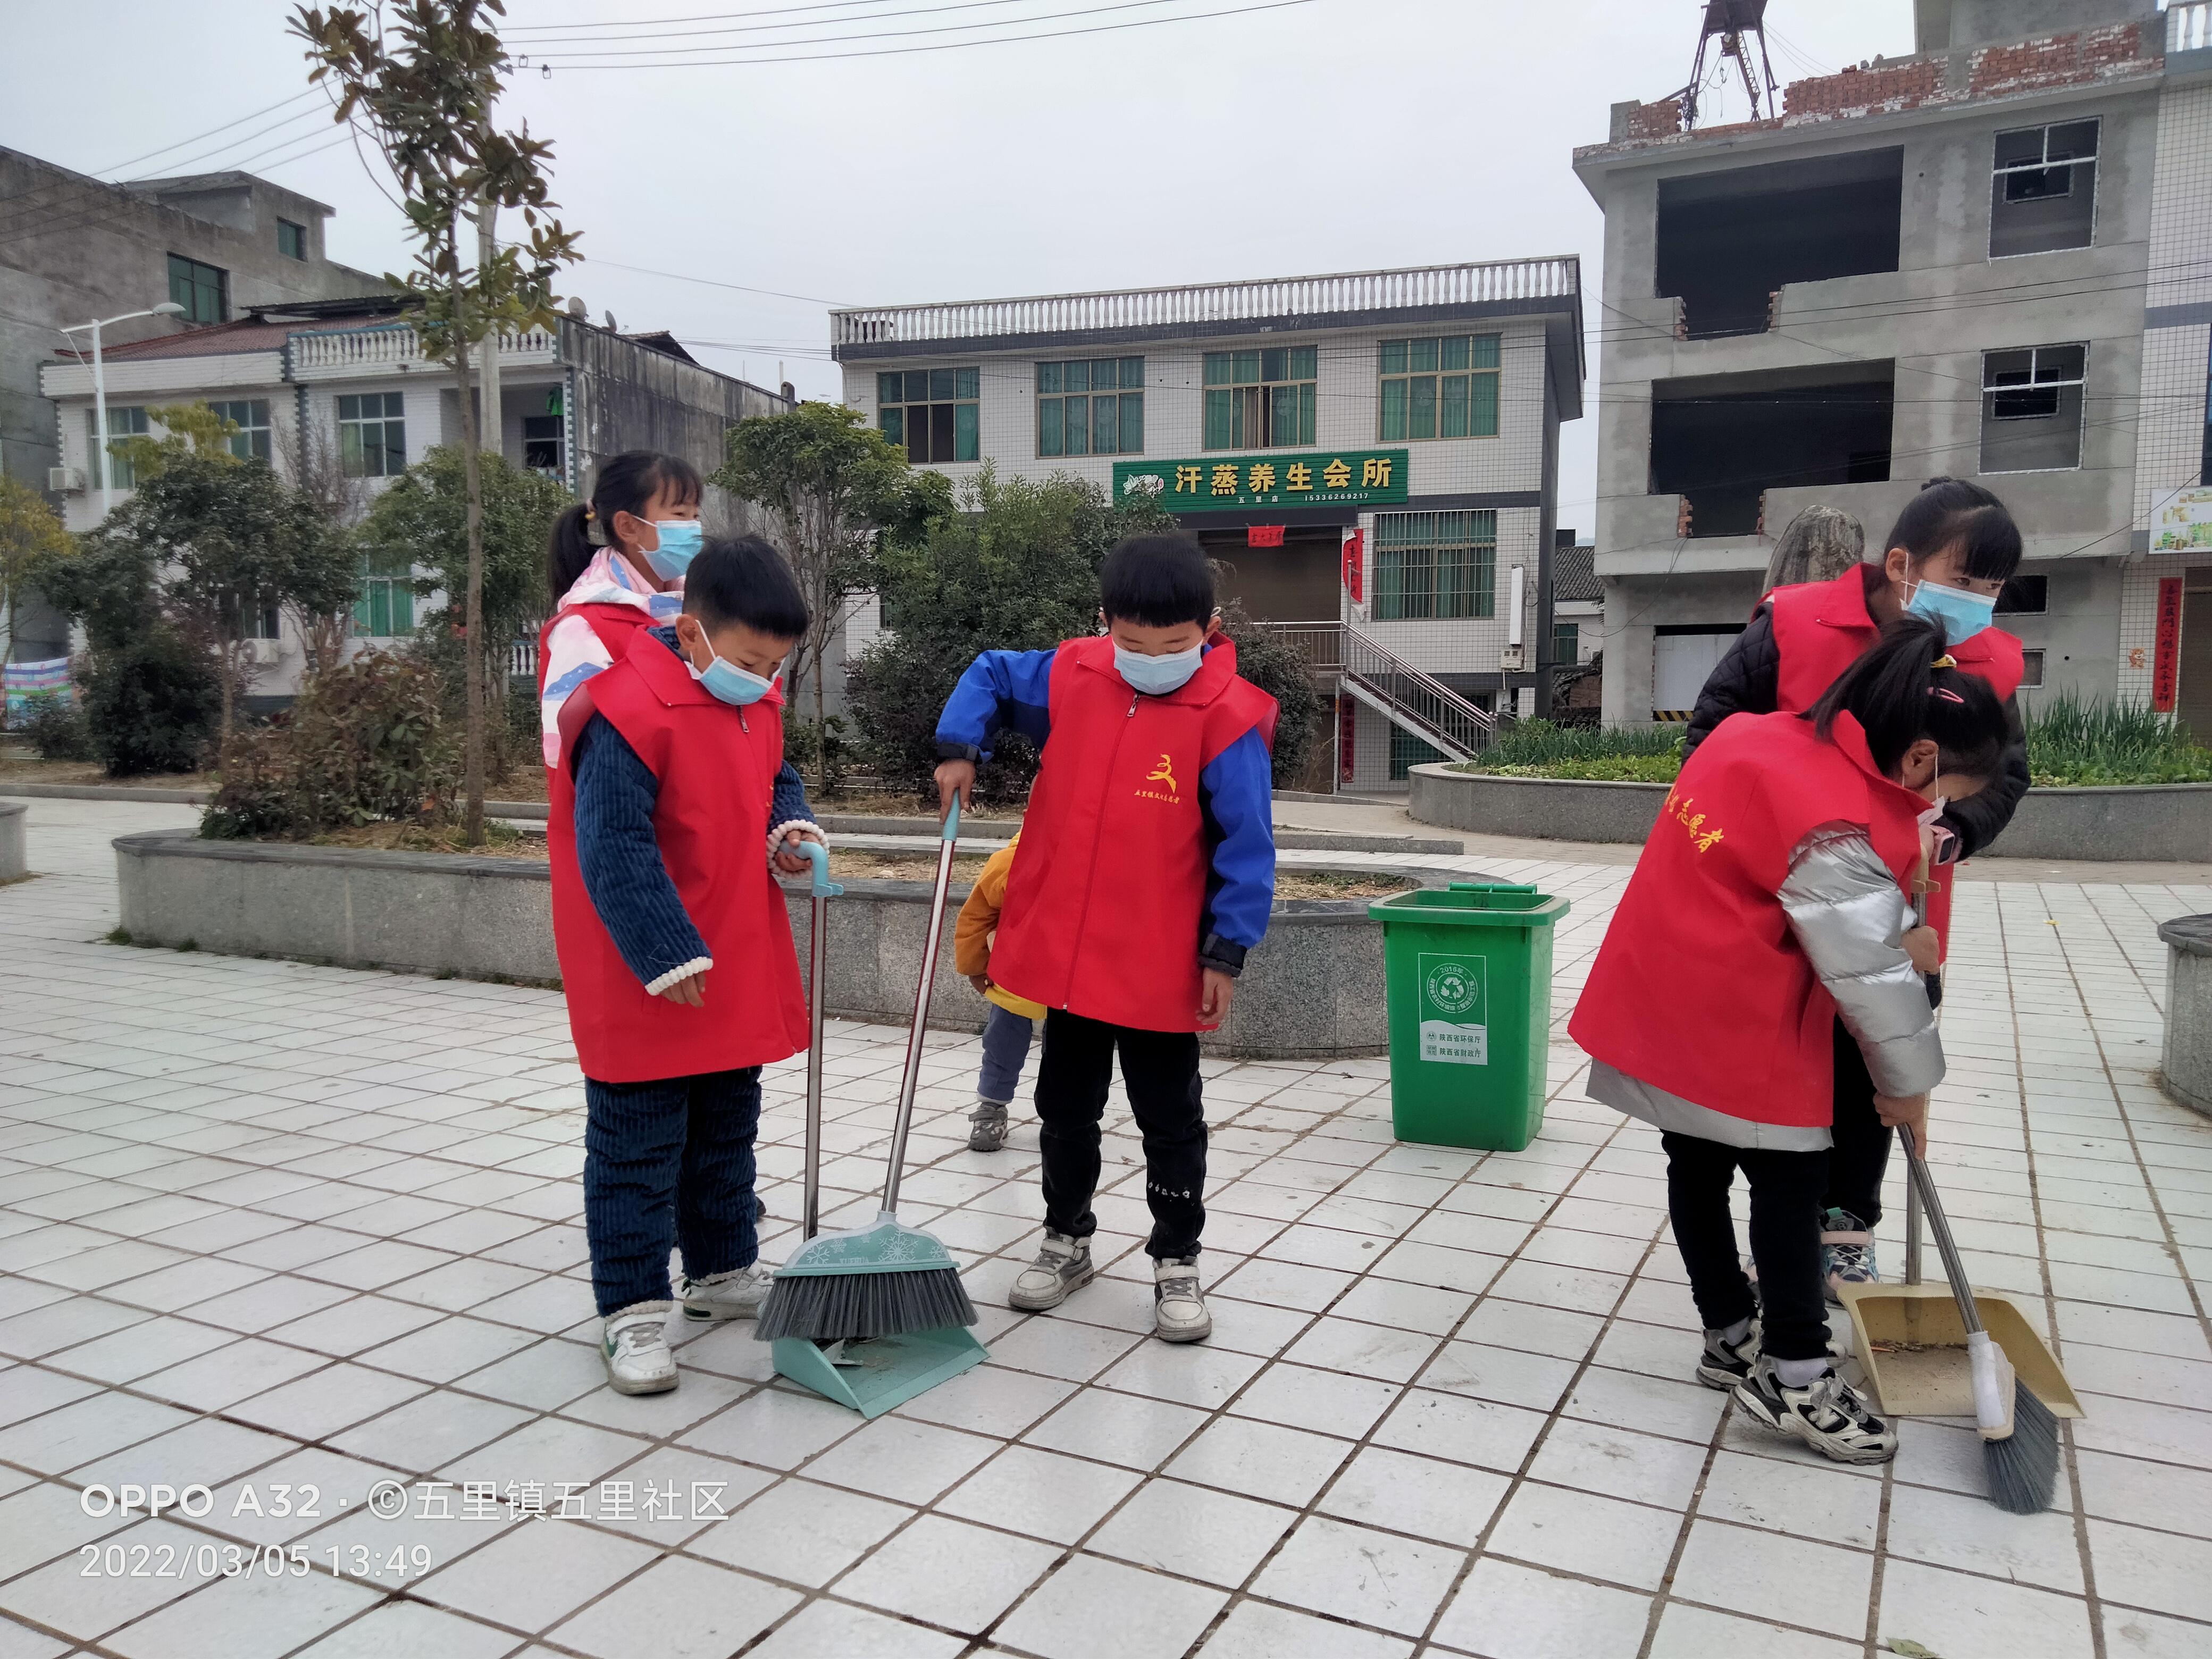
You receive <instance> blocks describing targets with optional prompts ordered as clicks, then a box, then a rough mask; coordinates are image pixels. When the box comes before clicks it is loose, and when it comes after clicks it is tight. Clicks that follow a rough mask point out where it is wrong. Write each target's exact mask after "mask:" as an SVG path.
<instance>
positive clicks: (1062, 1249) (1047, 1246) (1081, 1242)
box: [1006, 1227, 1098, 1313]
mask: <svg viewBox="0 0 2212 1659" xmlns="http://www.w3.org/2000/svg"><path fill="white" fill-rule="evenodd" d="M1097 1273H1098V1270H1097V1267H1094V1266H1092V1265H1091V1241H1090V1240H1089V1239H1087V1238H1071V1237H1069V1236H1068V1235H1067V1234H1066V1233H1056V1232H1054V1231H1052V1229H1051V1228H1049V1227H1048V1228H1046V1229H1045V1234H1044V1243H1043V1244H1042V1247H1040V1248H1039V1249H1038V1250H1037V1253H1036V1261H1032V1262H1030V1265H1029V1266H1028V1267H1024V1268H1023V1269H1022V1271H1021V1276H1020V1277H1019V1278H1018V1279H1015V1280H1014V1285H1013V1288H1012V1290H1010V1291H1007V1292H1006V1305H1007V1306H1008V1307H1010V1308H1018V1309H1020V1310H1022V1311H1023V1312H1024V1313H1042V1312H1043V1311H1044V1310H1046V1309H1048V1308H1057V1307H1058V1306H1059V1305H1060V1304H1061V1303H1063V1302H1065V1301H1066V1300H1067V1298H1068V1297H1069V1296H1070V1295H1071V1294H1072V1293H1073V1292H1074V1291H1079V1290H1081V1289H1082V1288H1083V1287H1084V1286H1085V1285H1088V1284H1089V1283H1090V1282H1091V1280H1092V1279H1095V1278H1097Z"/></svg>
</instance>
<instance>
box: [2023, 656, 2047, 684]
mask: <svg viewBox="0 0 2212 1659" xmlns="http://www.w3.org/2000/svg"><path fill="white" fill-rule="evenodd" d="M2020 661H2021V671H2020V683H2021V684H2022V685H2027V686H2034V685H2040V684H2043V652H2042V649H2041V648H2040V647H2029V648H2028V649H2027V650H2025V651H2022V652H2021V653H2020Z"/></svg>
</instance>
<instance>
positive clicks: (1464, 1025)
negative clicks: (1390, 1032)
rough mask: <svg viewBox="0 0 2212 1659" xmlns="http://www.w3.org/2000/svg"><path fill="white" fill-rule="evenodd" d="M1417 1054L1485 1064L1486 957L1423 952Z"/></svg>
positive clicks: (1487, 1019)
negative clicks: (1419, 1038) (1419, 1033)
mask: <svg viewBox="0 0 2212 1659" xmlns="http://www.w3.org/2000/svg"><path fill="white" fill-rule="evenodd" d="M1417 961H1418V965H1419V969H1420V998H1421V1058H1422V1059H1423V1060H1436V1061H1440V1062H1442V1063H1443V1064H1444V1065H1448V1066H1487V1065H1489V1064H1490V1008H1489V1000H1490V999H1489V995H1488V992H1489V986H1490V960H1489V958H1488V957H1479V956H1468V955H1459V954H1454V955H1443V954H1438V953H1432V952H1430V951H1423V952H1421V954H1420V956H1419V958H1418V959H1417Z"/></svg>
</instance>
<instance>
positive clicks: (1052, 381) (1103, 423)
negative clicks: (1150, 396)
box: [1036, 357, 1145, 455]
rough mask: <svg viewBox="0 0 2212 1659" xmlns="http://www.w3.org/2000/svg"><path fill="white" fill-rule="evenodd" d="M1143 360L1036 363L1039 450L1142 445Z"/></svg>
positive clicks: (1125, 449) (1111, 450)
mask: <svg viewBox="0 0 2212 1659" xmlns="http://www.w3.org/2000/svg"><path fill="white" fill-rule="evenodd" d="M1144 386H1145V360H1144V359H1143V358H1142V357H1094V358H1092V359H1091V361H1089V362H1079V363H1039V364H1038V365H1037V366H1036V390H1037V447H1036V453H1038V454H1040V455H1136V454H1140V453H1143V450H1144V447H1145V392H1144Z"/></svg>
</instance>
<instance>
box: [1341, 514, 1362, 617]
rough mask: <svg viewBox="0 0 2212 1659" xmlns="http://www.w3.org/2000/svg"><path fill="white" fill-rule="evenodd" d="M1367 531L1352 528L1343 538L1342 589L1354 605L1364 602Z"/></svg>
mask: <svg viewBox="0 0 2212 1659" xmlns="http://www.w3.org/2000/svg"><path fill="white" fill-rule="evenodd" d="M1366 572H1367V532H1365V531H1364V530H1352V531H1347V532H1345V538H1344V591H1345V592H1347V593H1349V594H1350V595H1352V604H1354V605H1364V604H1365V603H1366V586H1367V579H1366Z"/></svg>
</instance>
